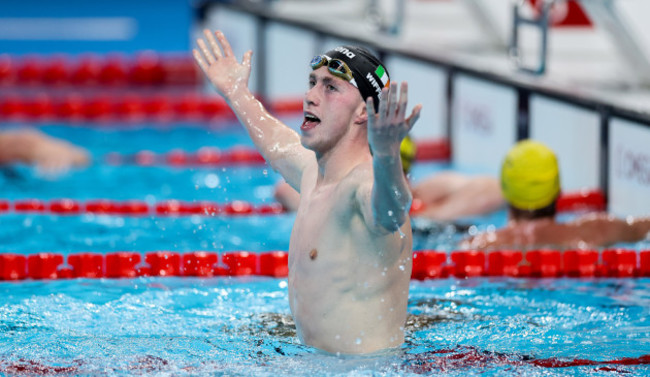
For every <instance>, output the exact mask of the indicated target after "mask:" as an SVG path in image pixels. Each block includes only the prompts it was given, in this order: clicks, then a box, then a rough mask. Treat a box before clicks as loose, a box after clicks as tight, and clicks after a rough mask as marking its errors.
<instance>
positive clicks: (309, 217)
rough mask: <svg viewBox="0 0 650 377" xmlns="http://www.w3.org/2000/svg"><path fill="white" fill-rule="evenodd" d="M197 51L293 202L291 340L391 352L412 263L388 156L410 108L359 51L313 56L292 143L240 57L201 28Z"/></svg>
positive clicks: (401, 182)
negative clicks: (253, 88) (294, 193)
mask: <svg viewBox="0 0 650 377" xmlns="http://www.w3.org/2000/svg"><path fill="white" fill-rule="evenodd" d="M215 36H216V38H215ZM197 44H198V46H199V49H198V50H194V58H195V59H196V61H197V63H198V65H199V66H200V67H201V69H202V70H203V72H204V73H205V74H206V76H207V77H208V79H209V80H210V81H211V82H212V84H213V85H214V86H215V88H216V89H217V91H218V92H219V94H221V95H222V96H223V97H224V98H225V99H226V101H227V102H228V104H229V106H230V107H231V108H232V110H233V111H234V112H235V114H236V115H237V117H238V118H239V120H240V122H241V123H242V124H243V126H244V127H245V128H246V130H247V131H248V133H249V135H250V137H251V139H252V140H253V142H254V143H255V145H256V147H257V148H258V149H259V151H260V152H261V153H262V155H263V156H264V158H265V159H266V161H267V162H268V163H269V164H270V165H271V167H272V168H273V169H275V170H276V171H278V172H279V173H280V174H281V175H282V176H283V177H284V179H285V180H286V181H287V182H288V183H289V184H290V185H291V186H292V187H293V188H295V189H296V190H298V191H299V192H300V194H301V199H300V206H299V208H298V212H297V214H296V220H295V223H294V227H293V231H292V233H291V239H290V243H289V304H290V307H291V312H292V314H293V317H294V319H295V322H296V329H297V333H298V336H299V338H300V339H301V341H302V342H303V343H305V344H307V345H310V346H313V347H316V348H319V349H321V350H324V351H326V352H330V353H346V354H361V353H371V352H376V351H379V350H383V349H387V348H394V347H399V346H400V345H401V344H402V342H403V341H404V323H405V320H406V306H407V301H408V290H409V282H410V278H411V265H412V260H411V255H412V250H411V249H412V234H411V225H410V222H409V217H408V211H409V206H410V204H411V193H410V191H409V189H408V185H407V182H406V180H405V178H404V174H403V173H402V166H401V161H400V158H399V147H400V142H401V141H402V139H403V138H404V137H405V136H406V135H407V134H408V132H409V131H410V129H411V128H412V127H413V124H414V123H415V121H416V120H417V118H418V117H419V113H420V109H421V106H420V105H418V106H416V107H415V108H414V109H413V111H412V113H411V114H410V116H409V117H406V116H405V113H406V107H407V85H406V83H402V85H401V87H400V89H399V90H400V94H399V100H398V98H397V97H398V95H397V89H396V88H395V87H391V86H390V85H389V84H388V83H389V80H388V74H387V72H386V71H385V70H384V68H383V67H382V65H381V63H380V62H379V61H378V60H377V59H376V58H375V57H374V56H372V55H371V54H370V53H369V52H367V51H366V50H364V49H361V48H356V47H350V46H347V47H338V48H336V49H334V50H331V51H328V52H327V53H326V54H323V55H320V56H317V57H315V58H314V59H313V60H312V62H311V67H312V72H311V73H310V75H309V89H308V90H307V92H306V93H305V98H304V104H303V108H304V114H305V118H304V121H303V123H302V125H301V127H300V131H301V135H298V133H297V132H295V131H294V130H292V129H291V128H290V127H287V126H286V125H284V124H282V123H281V122H280V121H279V120H277V119H276V118H274V117H272V116H271V115H270V114H269V113H268V112H267V110H266V109H265V108H264V107H263V106H262V105H261V103H260V102H259V101H258V100H257V99H255V98H254V97H253V95H252V94H251V92H250V90H249V89H248V79H249V76H250V70H251V55H252V52H251V51H248V52H247V53H246V54H245V55H244V58H243V60H242V62H241V63H239V62H238V61H237V59H236V58H235V57H234V56H233V52H232V49H231V47H230V45H229V43H228V40H227V39H226V38H225V36H224V35H223V34H222V33H221V32H219V31H217V32H216V33H214V34H213V33H211V32H210V31H209V30H205V39H199V40H197ZM389 88H390V89H389ZM360 94H361V95H360ZM379 98H381V99H382V100H381V101H379ZM369 148H371V149H372V151H373V154H372V155H371V153H370V149H369Z"/></svg>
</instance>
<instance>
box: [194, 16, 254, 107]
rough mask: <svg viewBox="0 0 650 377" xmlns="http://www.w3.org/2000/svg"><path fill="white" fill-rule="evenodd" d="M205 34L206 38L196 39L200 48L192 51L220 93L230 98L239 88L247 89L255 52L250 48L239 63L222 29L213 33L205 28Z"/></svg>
mask: <svg viewBox="0 0 650 377" xmlns="http://www.w3.org/2000/svg"><path fill="white" fill-rule="evenodd" d="M203 34H205V39H203V38H199V39H197V40H196V43H197V45H198V46H199V49H194V50H193V51H192V52H193V55H194V60H195V61H196V63H197V64H198V65H199V67H201V70H202V71H203V73H205V75H206V76H207V78H208V79H209V80H210V82H211V83H212V84H213V85H214V87H215V88H216V89H217V91H218V92H219V94H221V95H222V96H224V97H225V98H226V99H229V98H230V97H231V96H232V95H233V94H234V93H236V92H238V91H239V90H242V89H247V88H248V78H249V77H250V73H251V56H252V55H253V52H252V51H250V50H249V51H248V52H246V54H244V58H243V60H242V62H241V63H239V62H238V61H237V58H235V56H234V54H233V52H232V48H231V47H230V43H229V42H228V39H226V36H225V35H223V33H222V32H221V31H216V32H215V33H212V32H211V31H210V30H208V29H205V30H204V31H203ZM215 36H216V38H215ZM206 40H207V43H206Z"/></svg>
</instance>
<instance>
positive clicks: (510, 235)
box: [461, 140, 650, 250]
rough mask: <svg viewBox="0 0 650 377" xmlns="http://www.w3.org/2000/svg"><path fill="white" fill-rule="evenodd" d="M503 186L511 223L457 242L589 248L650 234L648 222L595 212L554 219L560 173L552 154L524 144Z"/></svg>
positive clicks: (510, 161)
mask: <svg viewBox="0 0 650 377" xmlns="http://www.w3.org/2000/svg"><path fill="white" fill-rule="evenodd" d="M501 187H502V191H503V196H504V197H505V199H506V201H507V202H508V206H509V217H510V222H509V223H508V225H507V226H506V227H504V228H501V229H498V230H495V231H490V232H486V233H482V234H478V235H476V236H474V237H473V238H470V239H467V240H465V241H463V242H462V243H461V248H464V249H480V250H494V249H501V248H514V249H533V248H540V247H562V248H565V249H570V248H571V249H574V248H579V249H587V248H595V247H599V246H609V245H612V244H614V243H617V242H637V241H640V240H642V239H643V238H644V237H646V236H647V234H648V232H650V218H647V217H646V218H637V219H633V218H627V219H619V218H616V217H614V216H611V215H609V214H607V213H593V214H587V215H584V216H581V217H579V218H577V219H575V220H573V221H570V222H566V223H558V222H556V221H555V204H556V202H557V198H558V196H559V194H560V175H559V168H558V164H557V159H556V157H555V154H554V153H553V151H551V150H550V149H549V148H548V147H546V146H545V145H543V144H541V143H538V142H535V141H532V140H524V141H521V142H519V143H517V144H516V145H515V146H514V147H513V148H512V149H511V150H510V151H509V152H508V154H507V155H506V158H505V160H504V162H503V167H502V169H501Z"/></svg>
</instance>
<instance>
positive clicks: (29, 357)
mask: <svg viewBox="0 0 650 377" xmlns="http://www.w3.org/2000/svg"><path fill="white" fill-rule="evenodd" d="M43 131H45V132H47V133H49V134H51V135H54V136H58V137H64V138H66V139H68V140H71V141H72V142H74V143H77V144H80V145H84V146H86V147H87V148H89V150H90V152H91V154H92V156H93V160H94V161H95V163H94V164H93V165H92V166H90V167H89V168H87V169H83V170H74V171H71V172H69V173H67V174H65V175H64V176H62V177H60V178H58V179H51V178H48V177H42V176H40V175H39V174H38V173H37V172H35V171H34V170H33V169H30V168H27V167H21V166H18V167H12V168H9V169H4V170H2V173H1V174H0V192H2V197H3V198H7V199H10V200H16V199H23V198H39V199H43V200H49V199H52V198H62V197H67V198H73V199H78V200H89V199H97V198H106V199H116V200H128V199H137V200H144V201H147V202H151V203H153V202H157V201H161V200H165V199H179V200H187V201H192V200H210V201H216V202H228V201H233V200H245V201H248V202H251V203H254V204H259V203H270V202H273V187H274V185H275V183H276V182H278V181H279V179H280V177H279V176H278V175H277V174H276V173H275V172H273V171H272V170H271V169H269V168H268V166H266V165H254V166H218V167H187V166H186V167H172V166H137V165H133V164H119V165H114V164H109V163H106V159H105V157H106V156H107V155H108V154H109V153H111V152H119V153H121V154H125V155H128V154H134V153H137V152H138V151H141V150H151V151H154V152H156V153H166V152H169V151H170V150H173V149H182V150H185V151H187V152H195V151H197V150H198V149H199V148H201V147H204V146H206V145H210V146H216V147H219V148H222V149H228V148H231V147H234V146H237V145H245V146H252V144H251V143H250V141H249V140H248V138H247V137H246V135H245V133H244V132H243V131H242V130H241V129H240V128H237V127H231V126H228V125H219V126H214V127H206V126H199V125H187V126H184V127H178V126H175V127H148V126H140V127H135V126H133V125H131V126H128V127H125V126H119V127H105V126H104V127H69V126H48V127H43ZM444 168H447V166H445V165H443V164H417V166H416V167H415V169H414V171H413V176H414V179H415V180H417V179H418V178H419V177H422V176H424V175H426V174H428V173H431V172H433V171H436V170H439V169H444ZM293 220H294V216H293V215H291V214H277V215H251V216H221V215H218V216H180V217H170V216H155V215H152V216H107V215H94V214H80V215H54V214H49V213H45V214H31V213H13V212H10V213H4V214H0V252H1V253H9V252H10V253H19V254H32V253H35V252H42V251H44V252H55V253H60V254H64V255H68V254H72V253H80V252H89V251H90V252H101V253H108V252H113V251H135V252H140V253H144V252H149V251H159V250H168V251H177V252H180V253H184V252H190V251H197V250H206V251H216V252H225V251H236V250H247V251H252V252H264V251H269V250H288V241H289V235H290V232H291V227H292V224H293ZM468 221H469V222H470V223H476V224H478V226H479V227H481V228H485V227H488V226H491V225H496V226H500V225H502V224H504V223H505V213H503V212H499V213H495V214H491V215H488V216H484V217H480V218H474V219H468ZM420 228H421V229H424V230H425V231H420V232H416V234H415V238H414V249H416V250H418V249H438V250H445V251H451V250H453V247H454V245H455V243H456V242H457V241H458V240H459V239H460V238H462V237H463V236H464V235H465V234H466V233H465V232H466V228H465V227H464V226H463V224H459V226H454V225H445V224H424V225H422V226H420ZM649 288H650V279H646V278H639V279H509V278H498V279H497V278H494V279H492V278H473V279H466V280H458V279H455V278H448V279H438V280H428V281H412V283H411V292H410V297H409V307H408V311H409V320H408V323H407V328H406V334H407V340H406V342H405V344H404V345H403V347H401V349H399V350H393V351H390V352H386V353H383V354H378V355H369V356H358V357H350V356H346V357H344V356H337V355H325V354H322V353H320V352H318V351H316V350H314V349H312V348H310V347H307V346H303V345H301V344H300V343H299V341H298V339H297V337H296V334H295V327H294V326H293V322H292V319H291V316H290V314H289V306H288V297H287V281H286V279H276V278H265V277H237V278H235V277H232V278H227V277H215V278H205V279H199V278H178V277H168V278H160V277H148V278H145V277H142V278H134V279H73V280H52V281H34V280H25V281H20V282H0V375H84V376H85V375H93V376H95V375H157V376H158V375H164V376H167V375H174V376H176V375H227V376H233V375H235V376H239V375H241V376H244V375H245V376H248V375H255V376H257V375H268V376H296V375H325V376H335V375H355V376H356V375H362V376H377V375H379V376H405V375H438V374H445V375H457V376H466V375H475V374H485V375H513V376H519V375H531V376H553V375H575V376H578V375H580V376H581V375H585V374H589V375H595V376H599V375H603V376H611V375H618V374H624V375H649V374H650V367H649V366H648V362H650V360H648V357H647V356H645V355H649V354H650V323H648V318H650V316H649V314H650V293H649V292H650V289H649ZM644 356H645V357H644Z"/></svg>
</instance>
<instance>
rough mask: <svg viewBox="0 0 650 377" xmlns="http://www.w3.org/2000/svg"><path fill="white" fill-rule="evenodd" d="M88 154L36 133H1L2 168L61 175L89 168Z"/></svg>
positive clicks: (0, 163)
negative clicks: (29, 168) (27, 168)
mask: <svg viewBox="0 0 650 377" xmlns="http://www.w3.org/2000/svg"><path fill="white" fill-rule="evenodd" d="M88 160H89V158H88V152H86V151H85V150H84V149H83V148H80V147H77V146H75V145H72V144H70V143H68V142H67V141H64V140H60V139H56V138H53V137H50V136H48V135H46V134H44V133H42V132H40V131H37V130H12V131H5V132H1V133H0V165H8V164H13V163H24V164H28V165H33V166H35V167H36V168H37V169H38V170H39V171H40V172H41V173H43V174H45V175H48V176H55V175H60V174H63V173H65V172H66V171H68V170H69V169H70V168H72V167H81V166H85V165H87V164H88Z"/></svg>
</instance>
